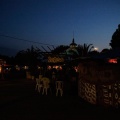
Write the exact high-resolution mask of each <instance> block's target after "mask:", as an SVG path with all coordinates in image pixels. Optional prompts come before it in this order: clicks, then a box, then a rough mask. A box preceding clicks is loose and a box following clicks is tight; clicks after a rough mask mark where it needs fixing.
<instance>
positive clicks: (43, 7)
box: [0, 0, 120, 54]
mask: <svg viewBox="0 0 120 120" xmlns="http://www.w3.org/2000/svg"><path fill="white" fill-rule="evenodd" d="M118 24H120V0H0V35H5V36H11V37H16V38H19V39H23V40H18V39H13V38H9V37H3V36H0V48H5V49H6V50H7V49H9V50H23V49H26V48H30V47H31V45H33V46H35V47H41V46H44V47H45V45H44V44H48V45H54V46H55V47H56V46H58V45H69V44H70V43H71V42H72V39H73V33H74V39H75V42H76V43H77V44H81V45H83V44H84V43H86V44H93V45H94V47H97V48H98V51H99V52H100V51H101V50H102V49H104V48H110V46H109V43H110V40H111V37H112V35H113V33H114V32H115V30H116V29H117V28H118ZM24 40H28V41H24ZM29 41H33V42H29ZM34 42H37V43H34ZM38 43H39V44H38ZM40 43H42V44H40ZM0 54H1V52H0Z"/></svg>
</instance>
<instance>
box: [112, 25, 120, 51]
mask: <svg viewBox="0 0 120 120" xmlns="http://www.w3.org/2000/svg"><path fill="white" fill-rule="evenodd" d="M110 46H111V47H112V49H115V48H120V24H119V25H118V29H116V31H115V32H114V33H113V35H112V40H111V43H110Z"/></svg>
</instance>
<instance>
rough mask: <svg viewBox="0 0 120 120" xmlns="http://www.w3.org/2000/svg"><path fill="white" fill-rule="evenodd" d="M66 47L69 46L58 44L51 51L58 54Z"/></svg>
mask: <svg viewBox="0 0 120 120" xmlns="http://www.w3.org/2000/svg"><path fill="white" fill-rule="evenodd" d="M68 48H69V46H65V45H60V46H58V47H56V48H55V49H54V50H52V51H51V52H52V53H53V54H60V53H64V52H65V50H67V49H68Z"/></svg>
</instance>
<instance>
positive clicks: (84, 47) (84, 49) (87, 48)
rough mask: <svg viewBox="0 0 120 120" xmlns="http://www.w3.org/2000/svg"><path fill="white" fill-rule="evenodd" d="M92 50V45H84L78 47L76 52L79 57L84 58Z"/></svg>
mask: <svg viewBox="0 0 120 120" xmlns="http://www.w3.org/2000/svg"><path fill="white" fill-rule="evenodd" d="M93 48H94V46H93V44H88V45H87V44H86V43H84V44H83V45H78V47H77V50H78V53H79V56H80V57H86V56H88V54H89V53H90V52H91V51H92V49H93Z"/></svg>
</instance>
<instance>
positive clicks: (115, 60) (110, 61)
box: [108, 59, 117, 63]
mask: <svg viewBox="0 0 120 120" xmlns="http://www.w3.org/2000/svg"><path fill="white" fill-rule="evenodd" d="M108 62H109V63H117V59H109V60H108Z"/></svg>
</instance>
